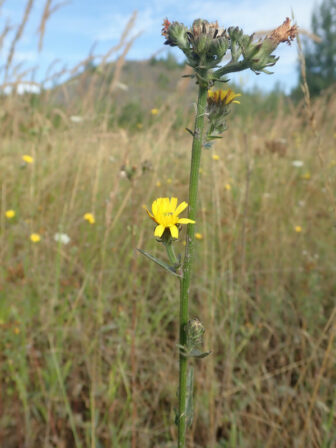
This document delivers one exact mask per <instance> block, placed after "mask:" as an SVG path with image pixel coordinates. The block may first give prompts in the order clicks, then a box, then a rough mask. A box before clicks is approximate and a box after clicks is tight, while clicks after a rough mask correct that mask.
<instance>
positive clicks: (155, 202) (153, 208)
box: [152, 199, 158, 216]
mask: <svg viewBox="0 0 336 448" xmlns="http://www.w3.org/2000/svg"><path fill="white" fill-rule="evenodd" d="M157 210H158V199H156V200H155V201H154V202H153V204H152V212H153V215H154V216H155V215H156V214H157Z"/></svg>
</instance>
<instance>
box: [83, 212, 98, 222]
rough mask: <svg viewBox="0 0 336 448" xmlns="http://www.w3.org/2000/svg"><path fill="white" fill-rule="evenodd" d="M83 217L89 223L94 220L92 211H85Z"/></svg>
mask: <svg viewBox="0 0 336 448" xmlns="http://www.w3.org/2000/svg"><path fill="white" fill-rule="evenodd" d="M83 218H84V219H85V221H88V222H89V223H90V224H94V223H95V222H96V220H95V217H94V214H93V213H85V215H84V216H83Z"/></svg>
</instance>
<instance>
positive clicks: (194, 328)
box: [139, 18, 297, 448]
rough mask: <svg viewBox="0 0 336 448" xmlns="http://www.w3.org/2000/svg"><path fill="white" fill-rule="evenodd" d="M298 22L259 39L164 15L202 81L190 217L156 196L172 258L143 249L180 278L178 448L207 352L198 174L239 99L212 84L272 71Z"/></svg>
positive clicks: (172, 41) (159, 227) (160, 231)
mask: <svg viewBox="0 0 336 448" xmlns="http://www.w3.org/2000/svg"><path fill="white" fill-rule="evenodd" d="M296 33H297V29H296V26H295V25H294V26H291V24H290V20H289V19H288V18H287V19H286V20H285V22H284V23H283V24H282V25H281V26H279V27H278V28H276V29H275V30H273V31H272V32H271V33H269V34H267V35H266V36H264V38H262V39H259V40H257V39H255V37H254V35H253V34H252V35H251V36H249V35H246V34H244V33H243V31H242V30H241V29H240V28H238V27H230V28H228V29H223V28H221V27H219V26H218V23H217V22H215V23H209V22H208V21H207V20H203V19H197V20H195V21H194V22H193V24H192V26H191V27H190V28H187V27H186V26H185V25H184V24H183V23H179V22H173V23H170V22H169V21H168V20H167V19H166V20H165V21H164V24H163V29H162V34H163V36H165V38H166V41H165V44H166V45H170V46H172V47H178V48H179V49H180V50H182V51H183V53H184V54H185V56H186V59H187V64H188V65H190V66H191V67H192V68H193V73H192V74H191V75H188V76H191V77H192V78H194V79H195V80H196V83H197V84H198V102H197V110H196V117H195V125H194V129H193V130H190V129H188V131H189V133H190V134H191V135H192V139H193V142H192V154H191V163H190V178H189V209H188V218H180V217H179V215H180V214H181V213H182V212H183V211H184V210H185V209H186V208H187V207H188V204H187V203H186V202H182V203H181V204H179V205H178V200H177V198H176V197H172V198H168V197H165V198H158V199H156V200H155V201H154V202H153V204H152V209H151V211H149V210H147V213H148V215H149V216H150V218H151V219H152V220H153V221H154V222H155V224H156V226H155V230H154V235H155V237H156V238H157V241H158V242H159V243H160V244H162V245H163V246H164V247H165V249H166V252H167V256H168V259H169V263H167V262H166V261H162V260H159V259H157V258H156V257H154V256H152V255H150V254H148V253H147V252H145V251H143V250H141V249H139V250H140V252H141V253H142V254H144V255H145V256H147V257H148V258H149V259H151V260H152V261H154V262H155V263H157V264H158V265H160V266H161V267H163V268H164V269H166V271H168V272H169V273H171V274H173V275H175V276H176V277H177V279H178V281H179V284H180V318H179V344H178V348H179V389H178V401H179V404H178V413H177V415H176V424H177V426H178V448H184V447H185V445H186V427H187V426H190V425H191V423H192V417H193V416H192V409H193V406H192V400H193V368H192V366H189V365H188V361H189V360H190V358H204V357H205V356H207V355H208V354H209V352H205V351H203V349H202V338H203V334H204V331H205V330H204V327H203V325H202V323H201V322H200V321H199V320H198V319H189V289H190V284H191V278H192V277H191V270H192V263H193V258H194V239H195V230H194V224H195V222H196V216H197V197H198V179H199V170H200V162H201V154H202V149H210V148H211V147H212V145H213V143H214V142H215V140H216V139H219V138H222V133H223V132H224V131H225V129H226V116H227V115H228V113H229V112H230V108H231V106H232V104H234V103H239V101H238V100H237V99H236V98H237V97H239V96H240V95H239V94H236V93H235V92H233V91H232V90H231V89H225V90H223V89H218V90H216V89H214V87H215V85H216V84H217V83H218V84H219V83H226V82H227V81H228V79H227V78H226V75H227V74H228V73H233V72H238V71H242V70H245V69H251V70H253V71H254V72H255V73H257V74H259V73H260V72H264V73H271V72H269V71H268V70H267V68H268V67H271V66H273V65H274V64H275V63H276V62H277V60H278V58H277V57H275V56H274V55H273V54H272V53H273V51H274V50H275V49H276V48H277V46H278V45H279V43H280V42H288V43H290V41H291V40H293V39H294V38H295V36H296ZM228 52H229V53H230V59H229V62H228V63H227V64H225V65H222V61H223V58H224V56H225V55H226V54H227V53H228ZM181 224H187V225H188V227H187V235H186V247H185V254H184V257H183V259H182V257H181V256H176V254H175V251H174V243H175V241H176V240H177V238H178V236H179V231H180V230H181Z"/></svg>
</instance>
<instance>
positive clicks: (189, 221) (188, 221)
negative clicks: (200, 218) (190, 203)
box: [177, 218, 196, 224]
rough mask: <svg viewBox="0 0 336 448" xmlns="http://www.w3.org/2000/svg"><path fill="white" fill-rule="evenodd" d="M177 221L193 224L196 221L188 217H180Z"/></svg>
mask: <svg viewBox="0 0 336 448" xmlns="http://www.w3.org/2000/svg"><path fill="white" fill-rule="evenodd" d="M177 222H178V224H195V222H196V221H194V220H193V219H189V218H180V219H179V220H178V221H177Z"/></svg>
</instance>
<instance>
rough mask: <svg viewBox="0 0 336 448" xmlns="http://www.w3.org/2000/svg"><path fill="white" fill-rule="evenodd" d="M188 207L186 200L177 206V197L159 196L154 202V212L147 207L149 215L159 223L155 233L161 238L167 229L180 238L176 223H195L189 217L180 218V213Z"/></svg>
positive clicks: (173, 235)
mask: <svg viewBox="0 0 336 448" xmlns="http://www.w3.org/2000/svg"><path fill="white" fill-rule="evenodd" d="M187 207H188V204H187V203H186V202H181V204H180V205H179V206H177V198H170V199H169V198H158V199H156V200H155V201H154V202H153V204H152V213H150V212H149V211H148V210H147V209H146V211H147V213H148V216H149V217H150V218H151V219H152V220H153V221H154V222H155V223H156V224H157V226H156V228H155V231H154V235H155V236H157V237H158V238H161V236H162V235H163V232H164V231H165V230H166V229H169V230H170V234H171V236H172V237H173V238H178V234H179V229H178V226H177V225H176V224H194V223H195V221H193V220H191V219H188V218H179V217H178V215H179V214H180V213H182V212H183V210H185V209H186V208H187Z"/></svg>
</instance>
